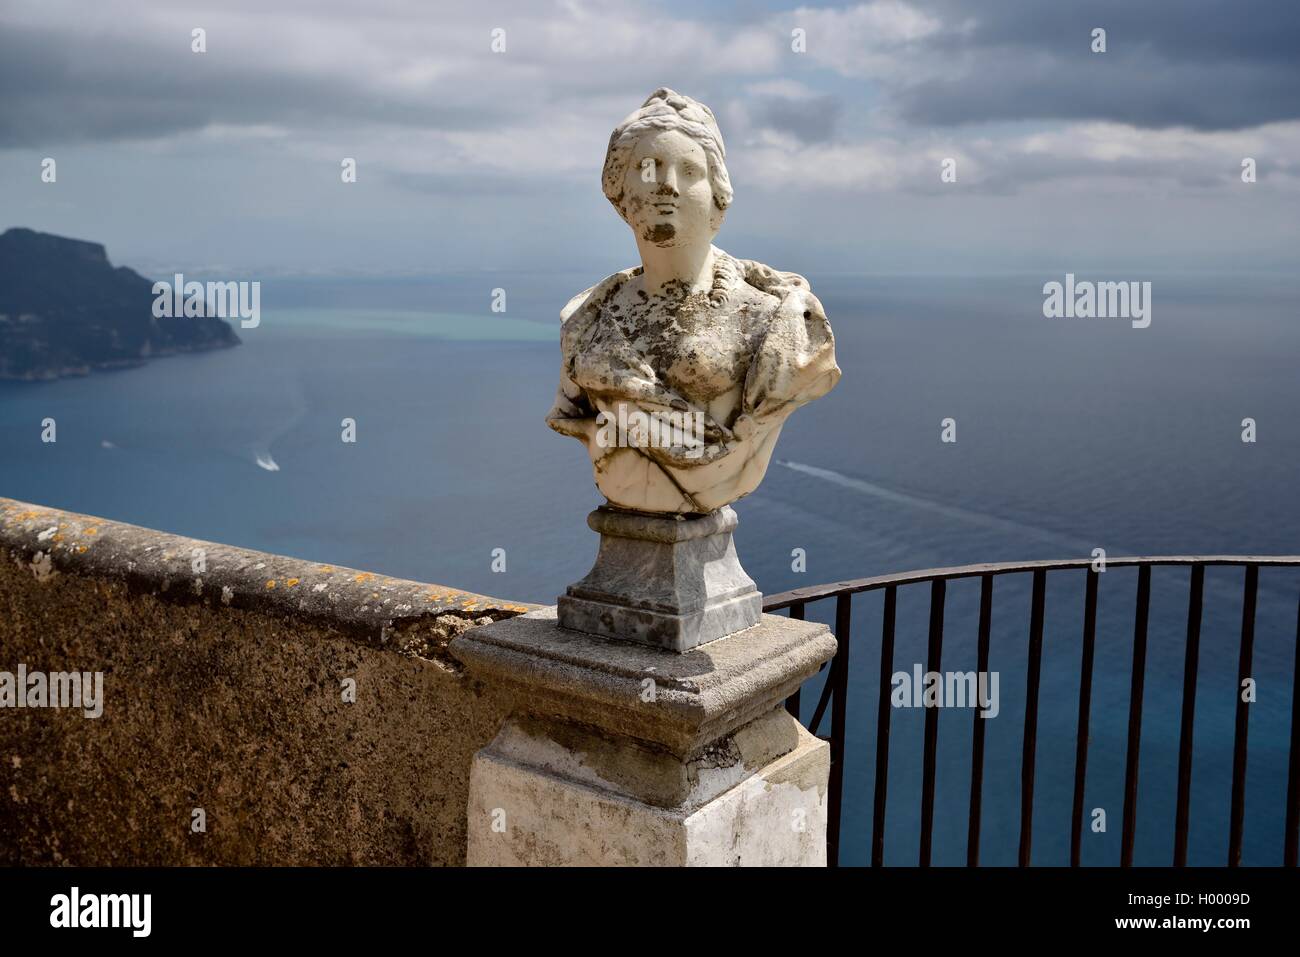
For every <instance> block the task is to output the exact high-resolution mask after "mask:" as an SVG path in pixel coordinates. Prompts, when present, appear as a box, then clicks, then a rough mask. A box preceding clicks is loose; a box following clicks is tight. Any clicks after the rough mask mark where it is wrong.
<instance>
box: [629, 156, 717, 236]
mask: <svg viewBox="0 0 1300 957" xmlns="http://www.w3.org/2000/svg"><path fill="white" fill-rule="evenodd" d="M623 190H624V192H623V196H624V204H625V208H626V210H627V220H628V224H629V225H630V226H631V227H632V230H633V231H634V232H635V233H636V234H637V236H638V237H640V238H641V239H643V240H646V241H647V242H651V243H654V244H655V245H656V246H689V245H692V244H694V243H711V242H712V241H713V237H714V236H715V235H716V234H717V231H718V226H719V225H721V217H720V216H719V219H718V221H717V222H715V221H714V216H715V213H716V211H715V209H714V205H713V186H712V184H711V183H710V182H709V163H708V158H707V157H706V156H705V153H704V148H703V147H702V146H700V144H699V143H697V142H695V141H694V140H693V139H691V138H690V137H689V136H687V135H686V134H685V133H681V132H679V131H677V130H661V131H658V132H655V133H647V134H646V135H644V136H642V137H641V138H640V139H639V140H637V142H636V147H635V148H634V149H633V150H632V157H631V161H630V162H629V163H628V164H627V172H626V173H625V174H624V183H623Z"/></svg>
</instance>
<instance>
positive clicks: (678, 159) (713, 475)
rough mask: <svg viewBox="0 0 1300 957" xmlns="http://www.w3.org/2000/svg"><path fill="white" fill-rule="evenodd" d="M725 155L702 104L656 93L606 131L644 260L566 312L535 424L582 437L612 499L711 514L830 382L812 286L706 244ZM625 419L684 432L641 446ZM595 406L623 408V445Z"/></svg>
mask: <svg viewBox="0 0 1300 957" xmlns="http://www.w3.org/2000/svg"><path fill="white" fill-rule="evenodd" d="M725 156H726V151H725V148H724V146H723V142H722V136H721V134H720V133H719V131H718V127H717V123H716V121H715V120H714V118H713V113H712V112H711V111H710V110H709V108H708V107H706V106H704V105H703V104H701V103H698V102H696V101H695V100H692V99H691V98H689V97H686V96H681V95H680V94H677V93H675V92H673V91H672V90H668V89H660V90H657V91H656V92H655V93H654V94H653V95H651V97H650V98H649V99H648V100H646V102H645V104H644V105H643V106H642V107H641V108H640V109H639V110H637V111H636V112H634V113H633V114H631V115H630V116H629V117H627V119H625V120H624V121H623V123H621V124H620V125H619V126H618V127H617V128H616V129H615V130H614V133H613V135H612V136H611V137H610V144H609V150H608V152H607V154H606V159H605V168H604V173H603V177H602V181H603V187H604V191H605V195H606V196H607V197H608V198H609V200H610V202H611V203H613V204H614V207H615V208H616V209H617V210H618V212H619V215H620V216H622V217H623V219H624V220H625V221H626V222H627V223H628V225H629V226H630V227H631V228H632V231H633V234H634V236H635V238H636V243H637V248H638V250H639V252H640V254H641V265H640V266H639V267H636V268H633V269H625V270H623V271H621V272H618V273H615V274H614V275H612V276H609V277H608V278H606V279H604V280H603V281H601V282H600V283H597V284H596V285H595V286H592V287H591V288H590V289H587V290H584V291H583V292H581V293H579V294H578V295H577V296H575V297H574V298H573V299H572V300H570V302H569V304H568V305H567V306H566V307H565V308H564V310H563V311H562V313H561V318H562V321H563V327H562V332H561V350H562V354H563V364H562V369H561V375H560V385H559V389H558V390H557V393H556V398H555V404H554V407H553V408H552V409H551V412H550V414H549V415H548V416H547V422H548V424H549V425H550V426H551V428H553V429H555V430H556V431H557V432H561V433H563V434H565V435H571V436H573V437H574V438H577V439H579V440H580V441H582V442H583V443H584V445H586V447H587V451H588V454H589V455H590V458H591V462H592V468H593V472H594V475H595V480H596V485H597V487H598V488H599V489H600V491H601V493H602V494H604V496H605V497H606V498H607V499H608V500H609V502H610V503H611V504H613V505H616V506H618V507H621V508H625V509H633V510H637V511H643V512H656V513H678V514H680V513H708V512H711V511H713V510H715V509H718V508H721V507H722V506H724V505H727V504H729V503H731V502H734V501H735V500H736V499H738V498H741V497H742V496H744V495H747V494H749V493H750V492H752V491H753V490H754V489H755V488H756V487H757V486H758V484H759V483H760V482H761V481H762V479H763V475H764V473H765V472H766V470H767V465H768V462H769V461H770V459H771V456H772V450H773V448H774V447H775V445H776V440H777V438H778V436H779V435H780V433H781V428H782V426H783V425H784V423H785V420H786V418H787V417H788V416H789V415H790V413H791V412H793V411H794V410H795V409H797V408H798V407H799V406H801V405H804V404H805V403H807V402H810V401H812V400H813V399H816V398H818V397H820V396H822V395H825V394H826V393H827V392H829V391H830V390H831V388H833V387H834V385H835V383H836V382H837V381H838V380H839V377H840V370H839V367H838V366H837V365H836V364H835V338H834V335H833V334H832V333H831V328H830V324H829V323H828V322H827V319H826V313H825V312H824V310H823V309H822V305H821V303H820V302H818V300H817V297H816V296H814V295H813V294H812V291H811V289H810V288H809V285H808V281H807V280H806V279H804V278H803V277H802V276H798V275H795V274H794V273H789V272H780V271H778V270H776V269H772V268H771V267H769V266H765V265H763V264H761V263H757V262H752V261H750V260H744V259H736V258H735V257H733V256H730V255H728V254H727V253H726V252H724V251H723V250H721V249H719V248H718V247H716V246H714V245H713V238H714V236H716V235H717V232H718V230H719V228H720V227H721V225H722V220H723V216H724V215H725V212H726V209H727V207H728V206H729V205H730V203H731V200H732V189H731V183H730V180H729V178H728V175H727V169H726V165H725V162H724V160H725ZM636 413H641V414H644V415H645V416H647V417H655V416H658V417H660V421H662V420H667V419H668V418H670V417H672V416H677V417H678V418H677V419H675V420H673V421H675V422H684V423H687V424H688V425H689V426H690V428H691V430H692V431H690V432H689V435H688V438H685V439H682V440H681V441H677V439H678V438H680V436H676V435H674V436H673V437H672V438H671V440H670V441H665V440H660V441H653V437H652V436H650V435H649V434H648V432H647V430H646V429H645V428H643V427H638V426H637V425H636V424H635V418H634V416H635V414H636ZM602 414H603V415H604V416H609V417H611V418H612V419H614V420H628V419H629V417H633V422H634V425H633V427H632V428H630V429H628V430H627V431H626V435H625V438H624V440H623V441H621V442H617V443H611V442H610V441H609V430H608V429H607V428H606V429H605V430H603V431H602V425H603V424H605V423H606V421H607V420H606V419H604V418H602ZM643 421H644V420H643Z"/></svg>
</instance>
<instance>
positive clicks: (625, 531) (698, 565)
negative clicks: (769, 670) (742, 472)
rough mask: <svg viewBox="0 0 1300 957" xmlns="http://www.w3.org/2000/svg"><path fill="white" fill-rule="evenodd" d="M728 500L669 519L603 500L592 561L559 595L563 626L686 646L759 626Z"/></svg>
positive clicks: (595, 520) (759, 605)
mask: <svg viewBox="0 0 1300 957" xmlns="http://www.w3.org/2000/svg"><path fill="white" fill-rule="evenodd" d="M737 521H738V519H737V517H736V512H735V510H734V509H732V508H731V507H730V506H726V507H724V508H721V509H718V510H717V511H716V512H711V513H709V514H708V515H699V516H692V517H689V518H673V517H664V516H658V515H646V514H641V513H636V512H623V511H618V510H616V509H612V508H608V507H605V506H602V507H601V508H598V509H596V511H594V512H592V513H591V514H590V515H589V516H587V524H588V525H590V526H591V528H592V529H593V530H594V531H597V532H599V533H600V551H599V553H598V554H597V556H596V564H595V565H594V566H593V567H592V569H591V571H590V572H588V573H587V576H586V577H585V578H583V579H582V580H581V581H578V582H575V583H574V584H572V585H570V586H569V587H568V589H567V590H566V592H565V594H564V595H562V596H561V597H560V598H559V601H558V613H559V619H560V626H561V627H563V628H569V629H572V630H574V631H582V632H586V633H587V634H592V635H601V636H604V637H607V638H617V639H619V640H621V641H635V642H640V643H641V644H646V645H653V646H655V647H658V648H667V649H670V650H673V651H687V650H689V649H691V648H694V647H696V646H698V645H702V644H705V643H707V642H710V641H716V640H717V639H719V638H725V637H726V636H727V635H731V634H735V633H736V632H738V631H743V630H744V629H746V628H751V627H753V626H754V625H756V624H758V621H759V619H760V618H761V617H762V614H763V596H762V594H760V593H759V591H758V589H757V588H756V587H755V586H754V581H753V579H751V578H750V577H749V576H748V575H746V574H745V570H744V569H743V568H741V567H740V559H739V558H737V557H736V547H735V545H734V543H733V542H732V539H731V533H732V531H733V530H734V529H735V528H736V524H737Z"/></svg>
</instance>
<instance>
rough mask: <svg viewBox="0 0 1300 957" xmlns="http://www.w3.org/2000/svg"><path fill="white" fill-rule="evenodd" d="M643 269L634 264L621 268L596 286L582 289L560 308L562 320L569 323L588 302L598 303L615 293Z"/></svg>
mask: <svg viewBox="0 0 1300 957" xmlns="http://www.w3.org/2000/svg"><path fill="white" fill-rule="evenodd" d="M640 271H641V267H639V266H634V267H631V268H628V269H623V270H620V271H619V272H616V273H614V274H613V275H612V276H606V277H605V278H604V279H602V280H601V281H600V282H598V283H596V285H594V286H589V287H588V288H586V289H584V290H582V292H580V293H578V294H577V295H576V296H574V297H573V298H572V299H570V300H569V301H568V302H567V303H566V304H565V306H564V308H563V309H561V310H560V322H561V323H567V322H568V321H569V319H570V318H571V317H572V316H575V315H578V314H580V313H581V312H582V310H583V308H584V307H585V306H586V305H587V304H588V303H598V302H602V301H604V300H605V299H608V298H609V297H610V296H612V295H614V294H615V293H616V292H617V291H618V288H619V287H620V286H622V285H623V283H625V282H627V281H628V280H629V279H631V278H632V277H633V276H635V275H636V274H637V273H639V272H640Z"/></svg>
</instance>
